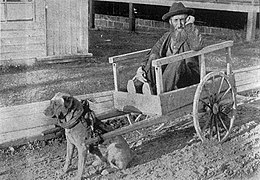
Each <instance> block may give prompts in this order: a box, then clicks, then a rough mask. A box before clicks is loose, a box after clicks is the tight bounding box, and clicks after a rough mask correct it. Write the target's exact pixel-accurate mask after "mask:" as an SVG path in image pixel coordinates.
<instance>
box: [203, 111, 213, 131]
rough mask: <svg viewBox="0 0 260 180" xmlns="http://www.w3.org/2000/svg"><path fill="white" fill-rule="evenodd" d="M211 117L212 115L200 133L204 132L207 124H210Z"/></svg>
mask: <svg viewBox="0 0 260 180" xmlns="http://www.w3.org/2000/svg"><path fill="white" fill-rule="evenodd" d="M211 119H212V115H211V116H210V119H209V120H208V121H207V122H206V124H205V126H204V127H203V129H202V133H203V132H205V130H206V129H207V127H208V126H209V124H210V122H211Z"/></svg>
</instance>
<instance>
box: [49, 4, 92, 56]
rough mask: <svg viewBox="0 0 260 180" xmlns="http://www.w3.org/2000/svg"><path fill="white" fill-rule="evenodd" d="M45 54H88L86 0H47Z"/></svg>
mask: <svg viewBox="0 0 260 180" xmlns="http://www.w3.org/2000/svg"><path fill="white" fill-rule="evenodd" d="M46 6H47V19H46V23H47V24H46V26H47V35H46V36H47V56H61V55H64V56H67V55H77V54H81V55H82V54H85V55H88V1H87V0H47V1H46Z"/></svg>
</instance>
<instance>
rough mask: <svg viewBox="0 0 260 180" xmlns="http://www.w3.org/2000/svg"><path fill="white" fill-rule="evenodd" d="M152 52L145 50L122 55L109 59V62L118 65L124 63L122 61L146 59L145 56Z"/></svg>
mask: <svg viewBox="0 0 260 180" xmlns="http://www.w3.org/2000/svg"><path fill="white" fill-rule="evenodd" d="M150 50H151V49H145V50H141V51H136V52H131V53H127V54H122V55H118V56H112V57H109V58H108V60H109V63H118V62H122V61H129V60H131V59H136V58H144V57H145V55H147V54H148V53H149V51H150Z"/></svg>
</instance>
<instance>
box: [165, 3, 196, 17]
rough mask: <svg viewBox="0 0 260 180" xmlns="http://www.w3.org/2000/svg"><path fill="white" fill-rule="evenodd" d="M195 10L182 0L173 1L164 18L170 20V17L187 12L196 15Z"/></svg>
mask: <svg viewBox="0 0 260 180" xmlns="http://www.w3.org/2000/svg"><path fill="white" fill-rule="evenodd" d="M194 13H195V11H194V10H193V9H189V8H186V7H185V6H184V5H183V4H182V3H181V2H178V3H173V4H172V6H171V8H170V10H169V12H168V13H166V14H164V15H163V17H162V19H163V20H164V21H165V20H168V19H169V18H170V17H172V16H175V15H179V14H187V15H194Z"/></svg>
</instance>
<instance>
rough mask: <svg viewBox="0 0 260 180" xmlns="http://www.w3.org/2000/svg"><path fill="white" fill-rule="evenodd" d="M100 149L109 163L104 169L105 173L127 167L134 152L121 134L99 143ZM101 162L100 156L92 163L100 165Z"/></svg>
mask: <svg viewBox="0 0 260 180" xmlns="http://www.w3.org/2000/svg"><path fill="white" fill-rule="evenodd" d="M99 149H100V151H101V153H102V155H103V157H105V159H106V163H107V164H108V165H109V167H108V168H106V169H105V170H103V171H102V173H101V174H103V175H105V174H108V173H110V172H114V171H116V170H118V169H126V168H127V167H128V165H129V163H130V162H131V161H132V159H133V152H132V151H131V149H130V147H129V145H128V143H127V142H126V140H125V139H124V138H123V137H122V136H120V135H119V136H116V137H115V138H111V139H109V140H106V141H105V142H104V143H102V144H100V145H99ZM101 163H102V162H101V160H100V158H98V159H97V160H96V161H94V162H93V163H92V165H93V166H98V165H100V164H101Z"/></svg>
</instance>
